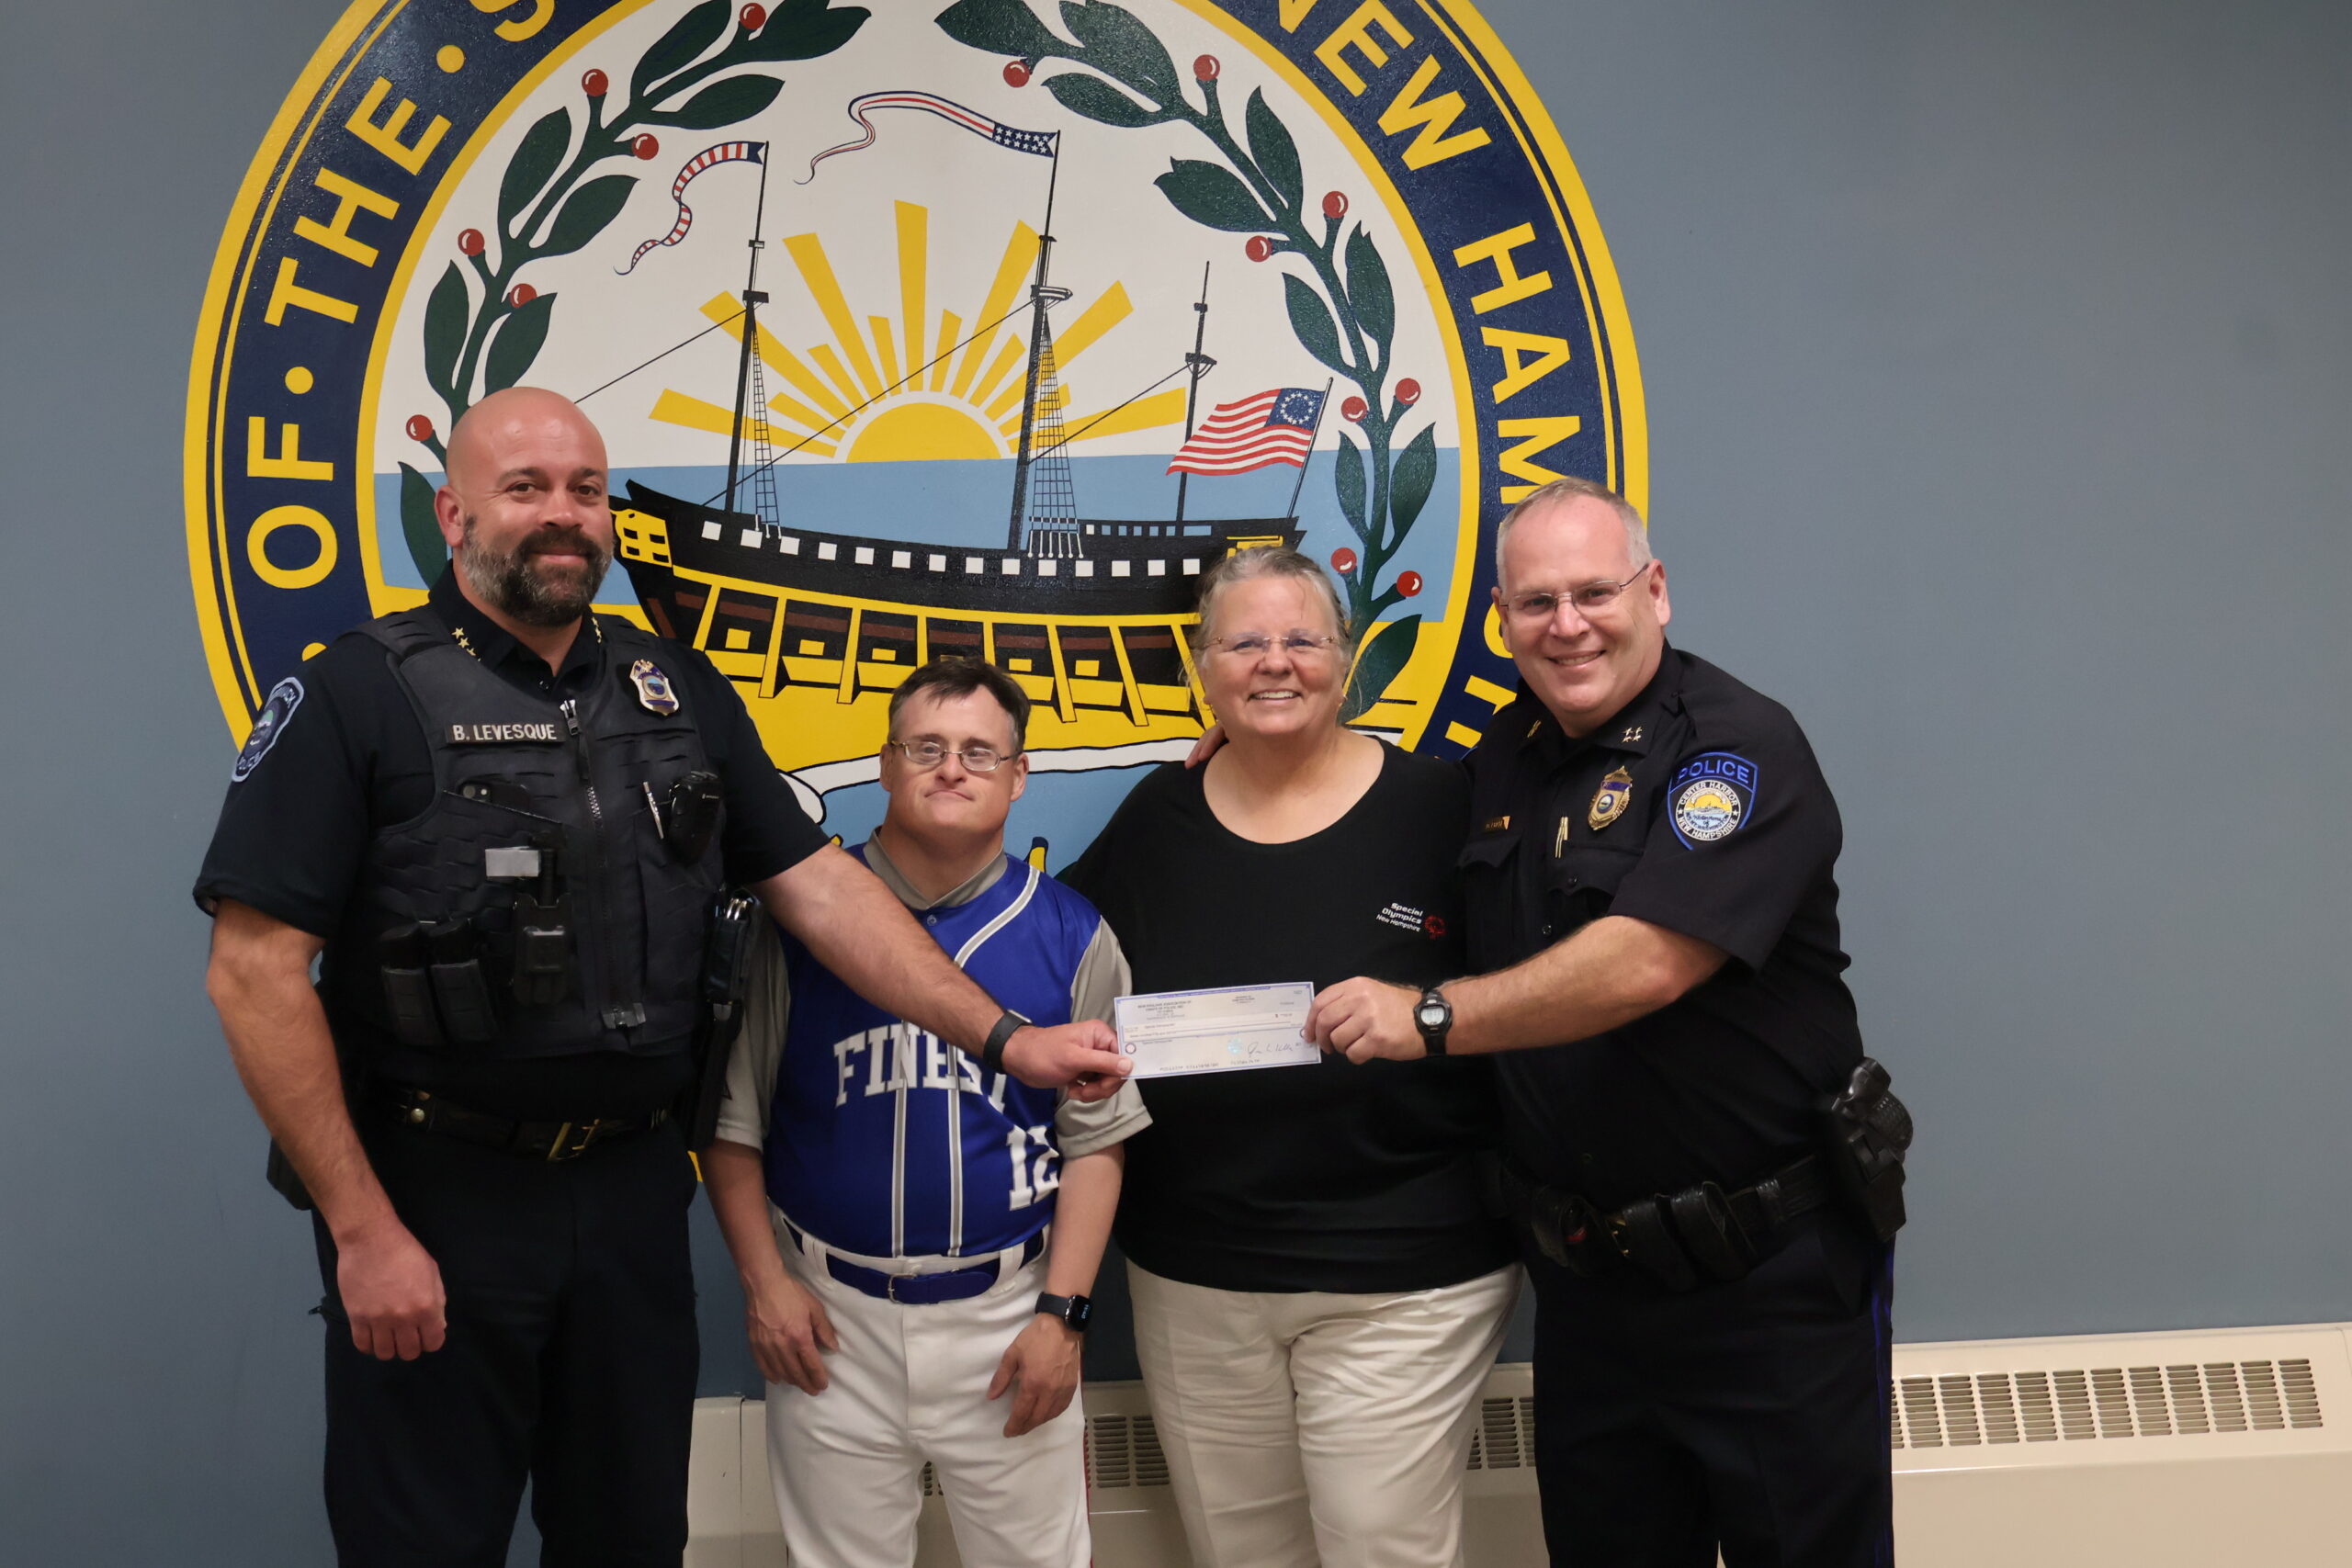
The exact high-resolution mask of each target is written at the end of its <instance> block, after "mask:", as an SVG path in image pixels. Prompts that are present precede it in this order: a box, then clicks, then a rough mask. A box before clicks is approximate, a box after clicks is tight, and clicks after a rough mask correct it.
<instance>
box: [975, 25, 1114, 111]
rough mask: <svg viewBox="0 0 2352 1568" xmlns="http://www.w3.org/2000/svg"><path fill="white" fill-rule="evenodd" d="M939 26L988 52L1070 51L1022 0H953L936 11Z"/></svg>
mask: <svg viewBox="0 0 2352 1568" xmlns="http://www.w3.org/2000/svg"><path fill="white" fill-rule="evenodd" d="M939 27H940V30H941V31H943V32H944V33H945V34H946V35H947V36H948V37H949V38H952V39H955V40H956V42H957V43H960V44H967V45H968V46H970V47H971V48H973V49H977V50H981V51H985V52H987V53H989V54H1010V55H1012V56H1014V57H1016V58H1018V59H1022V60H1042V59H1044V58H1045V57H1046V56H1047V55H1049V54H1067V53H1069V50H1068V49H1067V48H1065V47H1064V46H1063V44H1062V41H1061V39H1057V38H1056V37H1055V36H1054V35H1053V34H1052V33H1050V32H1047V31H1046V24H1045V23H1043V22H1041V21H1039V20H1038V19H1037V18H1036V17H1035V14H1034V13H1032V12H1031V11H1030V9H1029V7H1028V6H1024V5H1023V4H1022V3H1021V0H956V4H955V5H953V6H948V7H947V9H945V10H944V11H942V12H941V13H939ZM1049 85H1050V84H1049ZM1106 123H1109V124H1114V125H1115V124H1117V123H1118V122H1117V121H1115V120H1113V121H1108V122H1106Z"/></svg>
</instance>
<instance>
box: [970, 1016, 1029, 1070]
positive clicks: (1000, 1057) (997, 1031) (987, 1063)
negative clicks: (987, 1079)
mask: <svg viewBox="0 0 2352 1568" xmlns="http://www.w3.org/2000/svg"><path fill="white" fill-rule="evenodd" d="M1028 1027H1029V1021H1028V1020H1027V1019H1025V1018H1023V1017H1022V1016H1021V1015H1020V1014H1019V1013H1017V1012H1015V1011H1013V1010H1012V1009H1011V1008H1007V1009H1005V1010H1004V1015H1003V1016H1002V1017H1001V1018H999V1019H998V1020H997V1021H996V1027H995V1028H994V1029H991V1030H989V1037H988V1041H987V1043H985V1044H983V1045H982V1046H981V1047H980V1066H983V1067H986V1068H987V1069H988V1070H989V1071H990V1072H992V1073H1001V1072H1002V1071H1004V1043H1005V1042H1006V1041H1008V1040H1010V1039H1012V1032H1013V1031H1014V1030H1016V1029H1026V1028H1028Z"/></svg>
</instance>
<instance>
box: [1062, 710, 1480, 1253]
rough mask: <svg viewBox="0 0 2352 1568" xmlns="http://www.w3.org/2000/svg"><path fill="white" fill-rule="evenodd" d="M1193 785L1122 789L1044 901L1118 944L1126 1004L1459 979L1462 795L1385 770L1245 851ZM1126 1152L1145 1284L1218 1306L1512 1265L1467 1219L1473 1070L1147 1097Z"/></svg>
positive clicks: (1475, 1140)
mask: <svg viewBox="0 0 2352 1568" xmlns="http://www.w3.org/2000/svg"><path fill="white" fill-rule="evenodd" d="M1203 788H1204V772H1203V771H1201V770H1193V771H1187V770H1186V769H1185V768H1183V767H1182V766H1180V765H1174V764H1171V765H1170V766H1168V767H1164V768H1161V769H1160V770H1159V771H1158V772H1156V773H1152V774H1151V775H1150V776H1149V777H1148V778H1146V779H1145V780H1144V781H1143V782H1142V783H1141V784H1138V785H1136V789H1135V792H1134V793H1133V794H1131V795H1128V796H1127V799H1126V801H1125V804H1124V805H1122V806H1121V807H1120V808H1119V810H1118V813H1117V815H1116V816H1114V818H1112V819H1111V822H1110V824H1109V826H1107V827H1105V828H1104V829H1103V833H1102V836H1101V837H1100V838H1098V839H1096V840H1094V843H1093V845H1092V847H1091V848H1090V849H1089V850H1088V851H1087V852H1086V853H1085V854H1084V855H1083V856H1081V857H1080V860H1079V861H1078V863H1076V864H1075V865H1073V866H1071V867H1070V868H1069V871H1068V872H1067V873H1066V874H1064V876H1063V880H1064V881H1065V882H1067V883H1069V886H1072V887H1075V888H1077V889H1078V890H1079V891H1080V892H1081V893H1083V894H1085V895H1086V897H1088V898H1089V899H1091V900H1092V902H1093V904H1094V906H1095V908H1099V909H1101V910H1102V911H1103V919H1106V920H1108V921H1109V922H1110V924H1111V929H1112V931H1114V932H1115V933H1116V934H1117V936H1118V938H1119V945H1120V947H1121V949H1122V950H1123V951H1124V952H1125V953H1126V955H1127V962H1128V963H1129V964H1130V965H1132V966H1133V968H1134V971H1135V987H1136V991H1138V992H1151V991H1183V990H1193V989H1199V988H1203V987H1217V986H1247V985H1263V984H1272V983H1276V982H1281V981H1288V980H1307V981H1312V982H1313V983H1314V984H1315V985H1316V986H1317V987H1323V986H1328V985H1331V984H1333V983H1335V982H1337V981H1340V980H1344V979H1347V978H1349V977H1350V976H1356V975H1369V976H1374V978H1377V979H1383V980H1394V981H1397V982H1400V983H1404V984H1408V985H1413V986H1425V985H1430V984H1432V983H1434V982H1437V981H1442V980H1446V979H1451V978H1453V977H1454V976H1459V975H1460V974H1462V973H1463V969H1464V964H1463V952H1462V946H1461V942H1462V919H1461V907H1460V899H1459V897H1458V894H1457V892H1456V886H1455V875H1454V859H1455V855H1456V853H1457V852H1458V850H1459V848H1460V845H1461V843H1462V836H1463V827H1464V821H1465V819H1466V816H1467V795H1466V792H1465V789H1464V780H1463V776H1462V774H1461V773H1460V772H1459V771H1458V770H1457V769H1455V768H1453V767H1452V766H1450V765H1448V764H1446V763H1442V762H1438V761H1431V760H1430V759H1428V758H1425V757H1416V756H1413V755H1412V754H1410V753H1409V752H1405V751H1400V750H1396V749H1394V748H1390V749H1388V750H1387V751H1386V754H1385V757H1384V758H1383V760H1382V766H1381V771H1380V775H1379V777H1378V779H1377V780H1376V781H1375V782H1374V784H1373V786H1372V787H1371V789H1369V790H1368V791H1366V792H1365V794H1364V795H1363V798H1362V799H1361V800H1359V801H1357V802H1356V804H1355V805H1354V806H1353V807H1351V808H1350V809H1349V811H1348V813H1347V814H1346V815H1345V816H1344V817H1342V818H1340V820H1339V821H1337V822H1335V823H1333V824H1332V825H1331V826H1330V827H1329V828H1326V829H1323V830H1322V831H1321V832H1319V833H1315V834H1312V835H1310V836H1308V837H1306V838H1304V839H1300V840H1295V841H1294V842H1291V843H1286V844H1260V843H1253V842H1251V841H1250V840H1246V839H1243V838H1240V837H1238V835H1236V834H1234V833H1232V832H1231V831H1229V830H1227V829H1226V827H1225V826H1224V825H1223V824H1222V823H1220V822H1218V820H1217V819H1216V814H1215V813H1214V812H1213V811H1211V810H1210V809H1209V805H1208V801H1207V799H1206V797H1205V796H1204V794H1203ZM1142 1089H1143V1097H1144V1103H1145V1104H1146V1105H1147V1106H1148V1108H1149V1109H1150V1111H1151V1125H1150V1126H1149V1127H1148V1128H1147V1129H1145V1130H1144V1131H1143V1132H1141V1133H1139V1134H1136V1136H1135V1137H1133V1138H1131V1139H1129V1140H1128V1143H1127V1168H1126V1183H1125V1188H1124V1189H1123V1190H1122V1193H1121V1197H1120V1202H1119V1218H1118V1229H1117V1235H1118V1239H1119V1245H1120V1246H1121V1247H1124V1248H1125V1250H1126V1253H1127V1256H1128V1257H1130V1258H1134V1259H1135V1261H1136V1263H1138V1264H1140V1265H1141V1266H1142V1267H1144V1268H1146V1269H1149V1270H1151V1271H1152V1272H1153V1273H1155V1274H1159V1275H1162V1276H1164V1277H1166V1278H1168V1279H1171V1280H1182V1281H1184V1282H1186V1283H1188V1284H1196V1285H1207V1286H1212V1287H1215V1288H1216V1289H1220V1290H1230V1291H1332V1292H1387V1291H1418V1290H1429V1289H1433V1288H1435V1287H1438V1286H1442V1285H1452V1284H1458V1283H1460V1282H1461V1281H1463V1280H1468V1279H1472V1278H1475V1277H1476V1276H1477V1275H1480V1274H1484V1273H1487V1272H1489V1271H1490V1270H1492V1269H1498V1268H1501V1267H1502V1266H1503V1265H1504V1263H1506V1262H1507V1261H1508V1260H1509V1258H1510V1243H1509V1240H1508V1238H1507V1236H1506V1235H1505V1233H1504V1231H1503V1229H1502V1227H1501V1226H1500V1225H1499V1224H1498V1223H1497V1222H1496V1221H1495V1220H1494V1219H1493V1218H1491V1217H1490V1216H1489V1215H1488V1213H1487V1210H1486V1206H1485V1204H1484V1201H1483V1192H1484V1185H1485V1179H1484V1171H1483V1164H1482V1161H1481V1160H1480V1158H1479V1157H1478V1156H1479V1152H1480V1151H1482V1150H1486V1149H1488V1148H1490V1147H1491V1146H1492V1145H1493V1141H1494V1136H1495V1131H1494V1129H1495V1118H1496V1110H1495V1105H1494V1098H1493V1096H1494V1090H1493V1079H1492V1076H1491V1074H1490V1073H1489V1071H1488V1070H1487V1064H1485V1063H1483V1062H1477V1061H1468V1060H1455V1059H1451V1058H1446V1059H1436V1060H1430V1061H1421V1062H1409V1063H1408V1062H1372V1063H1367V1064H1365V1065H1364V1066H1354V1065H1351V1063H1349V1062H1348V1061H1347V1060H1346V1058H1344V1057H1341V1056H1336V1055H1334V1056H1327V1057H1326V1058H1325V1059H1324V1060H1322V1061H1321V1062H1319V1063H1317V1065H1315V1066H1297V1067H1272V1068H1265V1069H1261V1070H1258V1071H1252V1072H1233V1073H1209V1074H1204V1075H1202V1076H1200V1077H1180V1078H1155V1079H1152V1080H1150V1081H1148V1082H1147V1083H1145V1084H1144V1085H1143V1086H1142Z"/></svg>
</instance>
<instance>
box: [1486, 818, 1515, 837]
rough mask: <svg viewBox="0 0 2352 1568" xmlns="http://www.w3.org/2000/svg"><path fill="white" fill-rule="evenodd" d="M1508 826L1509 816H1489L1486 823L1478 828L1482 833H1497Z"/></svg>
mask: <svg viewBox="0 0 2352 1568" xmlns="http://www.w3.org/2000/svg"><path fill="white" fill-rule="evenodd" d="M1508 827H1510V818H1509V817H1489V818H1487V825H1486V826H1485V827H1484V828H1481V829H1478V830H1479V831H1480V832H1482V833H1499V832H1501V831H1502V830H1503V829H1506V828H1508Z"/></svg>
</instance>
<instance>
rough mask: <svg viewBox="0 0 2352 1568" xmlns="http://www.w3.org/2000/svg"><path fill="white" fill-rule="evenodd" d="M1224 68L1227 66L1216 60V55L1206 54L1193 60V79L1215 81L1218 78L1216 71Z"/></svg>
mask: <svg viewBox="0 0 2352 1568" xmlns="http://www.w3.org/2000/svg"><path fill="white" fill-rule="evenodd" d="M1224 69H1225V67H1223V66H1222V65H1219V64H1218V63H1217V62H1216V55H1214V54H1204V55H1202V56H1201V57H1200V58H1199V59H1198V60H1195V61H1193V81H1195V82H1214V81H1216V73H1218V72H1220V71H1222V70H1224Z"/></svg>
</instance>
